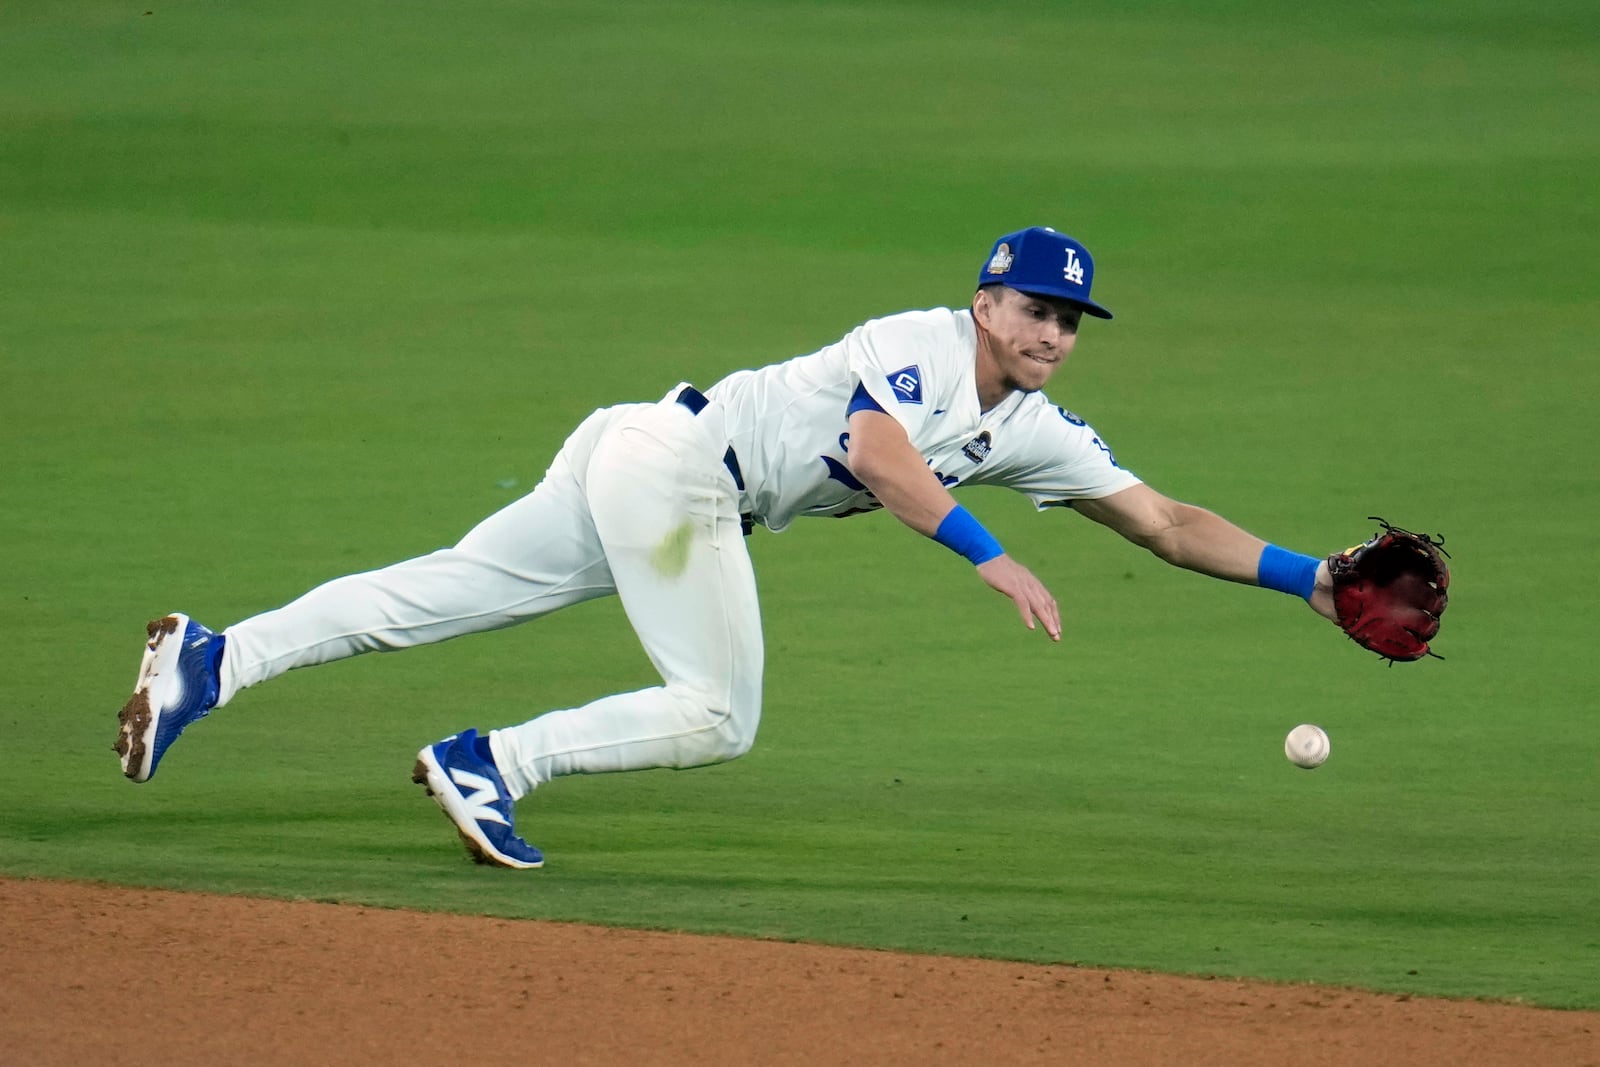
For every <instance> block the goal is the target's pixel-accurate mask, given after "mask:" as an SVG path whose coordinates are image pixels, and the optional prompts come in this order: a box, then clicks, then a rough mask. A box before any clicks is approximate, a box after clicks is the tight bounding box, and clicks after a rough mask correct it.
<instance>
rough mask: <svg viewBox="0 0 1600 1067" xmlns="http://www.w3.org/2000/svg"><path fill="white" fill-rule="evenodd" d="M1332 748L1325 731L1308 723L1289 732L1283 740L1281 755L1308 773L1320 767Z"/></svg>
mask: <svg viewBox="0 0 1600 1067" xmlns="http://www.w3.org/2000/svg"><path fill="white" fill-rule="evenodd" d="M1332 748H1333V743H1332V742H1331V741H1329V740H1328V734H1327V731H1325V730H1323V728H1322V727H1320V726H1313V725H1312V724H1311V723H1309V722H1303V723H1301V724H1300V725H1299V726H1296V727H1295V728H1294V729H1293V730H1290V731H1289V736H1288V737H1286V738H1284V740H1283V754H1284V755H1285V756H1288V757H1289V762H1290V763H1292V764H1294V765H1295V766H1296V767H1303V768H1305V769H1306V770H1308V771H1309V770H1313V769H1314V768H1317V767H1320V766H1322V763H1323V761H1324V760H1326V759H1327V758H1328V753H1329V751H1331V750H1332Z"/></svg>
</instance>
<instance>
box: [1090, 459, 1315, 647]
mask: <svg viewBox="0 0 1600 1067" xmlns="http://www.w3.org/2000/svg"><path fill="white" fill-rule="evenodd" d="M1072 506H1073V510H1075V511H1077V512H1080V513H1081V514H1083V515H1084V516H1086V517H1088V518H1090V519H1093V520H1094V521H1095V522H1098V523H1100V524H1101V525H1103V526H1109V527H1110V528H1111V529H1113V530H1115V531H1117V533H1119V534H1121V535H1122V536H1123V537H1126V538H1127V539H1128V540H1129V541H1132V542H1133V543H1134V544H1136V545H1139V546H1141V547H1143V548H1147V549H1149V550H1150V551H1151V552H1153V553H1154V554H1155V555H1156V556H1158V557H1160V558H1161V559H1163V560H1165V561H1166V562H1168V563H1170V564H1172V565H1173V566H1175V567H1183V568H1185V569H1187V570H1191V571H1198V572H1199V573H1201V574H1209V575H1211V576H1212V577H1214V578H1224V579H1227V580H1228V581H1230V582H1241V583H1243V584H1245V585H1257V584H1259V581H1258V576H1259V573H1260V566H1261V553H1262V550H1263V549H1265V548H1266V547H1267V542H1265V541H1263V540H1262V539H1261V538H1259V537H1256V536H1255V535H1254V534H1250V533H1246V532H1245V531H1244V530H1241V529H1240V528H1239V527H1237V526H1235V525H1234V524H1233V523H1231V522H1229V521H1228V520H1227V519H1224V518H1223V517H1222V516H1220V515H1218V514H1216V513H1215V512H1211V511H1207V510H1206V509H1205V508H1201V507H1196V506H1194V505H1193V504H1185V503H1182V502H1181V501H1177V500H1173V499H1172V498H1171V497H1166V496H1162V495H1161V494H1160V493H1158V492H1156V491H1155V490H1154V489H1152V488H1150V487H1149V486H1148V485H1135V486H1131V487H1130V488H1127V489H1124V490H1122V491H1121V492H1120V493H1113V494H1112V495H1110V496H1108V497H1102V498H1101V499H1099V500H1077V501H1074V502H1073V505H1072ZM1307 603H1309V604H1310V605H1311V609H1312V610H1313V611H1315V612H1316V613H1317V614H1319V615H1321V616H1323V617H1324V618H1327V619H1330V620H1336V618H1337V617H1336V614H1335V612H1334V608H1333V579H1332V578H1331V577H1330V576H1329V574H1328V565H1327V563H1326V562H1324V563H1321V564H1318V566H1317V572H1316V584H1315V587H1314V589H1313V591H1312V594H1311V597H1310V599H1309V600H1308V601H1307Z"/></svg>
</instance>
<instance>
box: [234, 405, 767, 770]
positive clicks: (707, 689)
mask: <svg viewBox="0 0 1600 1067" xmlns="http://www.w3.org/2000/svg"><path fill="white" fill-rule="evenodd" d="M681 388H682V387H681V386H680V387H679V389H681ZM679 389H674V390H673V391H672V392H671V393H669V394H668V395H667V397H666V398H665V399H663V400H662V401H660V402H659V403H656V404H625V405H621V406H618V407H613V408H606V409H603V410H601V411H597V412H595V413H594V414H593V415H591V416H589V418H587V419H586V420H584V422H583V423H582V425H580V426H579V427H578V429H577V430H576V431H574V432H573V434H572V436H571V437H569V438H568V439H567V442H566V444H565V445H563V446H562V448H561V451H560V452H559V453H558V454H557V456H556V458H555V461H554V462H553V463H552V464H551V466H550V469H549V470H548V471H547V472H546V474H545V477H544V480H543V481H541V482H540V483H539V485H538V486H537V487H535V488H534V490H533V491H532V492H531V493H529V494H528V495H527V496H525V497H523V498H522V499H520V500H518V501H516V502H515V503H513V504H511V505H509V506H507V507H506V508H504V509H502V510H501V511H499V512H497V513H495V514H494V515H491V516H490V517H489V518H487V519H485V520H484V521H483V522H482V523H480V524H479V525H478V526H477V527H476V528H474V529H473V530H472V531H471V532H470V533H468V534H467V535H466V537H464V538H462V540H461V542H460V544H458V545H456V546H455V547H454V548H447V549H441V550H440V551H438V552H434V553H432V554H430V555H426V556H421V557H419V558H417V559H413V560H408V561H406V562H404V563H397V564H395V565H394V566H391V567H385V568H383V569H381V570H376V571H369V572H367V573H364V574H352V575H348V576H346V577H343V578H338V579H335V580H334V581H331V582H328V583H327V584H325V585H322V586H319V587H318V588H316V589H313V590H312V591H311V592H309V593H307V594H306V595H304V596H302V597H301V598H299V599H298V600H296V601H294V602H293V603H290V604H288V605H286V606H285V607H282V608H279V609H277V610H275V611H269V612H266V613H265V614H262V615H257V616H255V617H254V618H250V619H246V620H245V621H244V622H241V623H238V624H237V625H235V626H231V627H229V628H228V629H227V630H226V631H225V633H226V635H227V639H228V640H227V644H226V646H225V654H224V659H223V665H222V700H221V701H220V703H226V702H227V701H228V700H230V699H231V698H232V697H233V695H234V694H235V693H237V692H238V691H239V690H240V689H243V688H245V687H247V686H251V685H256V684H257V683H259V682H263V681H266V680H267V679H268V678H273V677H276V676H277V675H279V674H282V673H283V672H284V671H288V670H292V669H294V668H296V667H307V666H311V665H313V664H318V663H328V662H331V661H333V660H338V659H343V658H345V657H347V656H354V655H357V654H359V653H362V652H372V651H392V650H395V649H401V648H410V647H412V646H414V645H423V644H430V643H432V642H435V641H443V640H445V639H447V638H451V637H459V636H461V635H462V634H470V633H477V632H479V631H484V630H493V629H498V628H501V627H505V626H511V625H514V624H516V623H519V622H525V621H527V620H528V619H532V618H536V617H538V616H540V615H545V614H547V613H549V612H552V611H555V610H557V609H558V608H563V607H566V606H568V605H570V604H576V603H580V602H582V601H585V600H592V599H594V598H596V597H601V596H606V595H608V594H610V593H616V594H617V595H618V596H620V597H621V598H622V605H623V608H624V609H625V610H626V612H627V615H628V621H629V622H630V623H632V625H633V628H634V631H635V632H636V633H637V634H638V636H639V641H640V642H641V643H642V644H643V645H644V649H645V652H646V653H648V655H649V657H650V660H651V662H652V663H653V664H655V667H656V670H657V671H659V672H660V674H661V678H662V682H663V683H664V684H662V685H660V686H656V687H654V688H651V689H642V690H639V691H638V692H634V693H619V694H616V695H613V696H607V697H602V698H601V699H599V700H596V701H594V702H593V703H590V704H585V705H584V706H583V707H579V708H569V709H565V710H561V711H552V712H548V713H547V714H544V715H541V716H539V717H537V718H534V719H531V720H530V721H528V722H525V723H523V724H522V725H521V726H514V727H509V728H506V729H501V730H494V731H492V732H491V733H490V735H489V738H490V744H491V745H492V746H493V750H494V755H495V762H496V764H498V766H499V768H500V771H501V774H502V775H503V776H504V777H505V780H506V786H507V788H508V789H510V790H511V792H512V795H513V796H514V797H517V798H520V797H522V796H524V795H525V794H526V793H528V792H529V791H531V790H532V789H534V788H535V787H537V786H538V785H540V784H541V783H543V782H547V781H549V780H550V779H551V778H555V777H557V776H559V775H564V774H594V773H600V772H604V771H629V770H640V769H644V768H649V767H694V766H700V765H703V764H708V763H717V762H721V761H723V760H729V759H733V758H734V757H736V756H739V755H742V754H743V753H744V752H746V751H748V750H749V748H750V745H751V743H752V741H754V739H755V733H756V726H757V724H758V722H759V720H760V717H761V671H762V637H761V615H760V608H759V606H758V604H757V600H756V585H755V573H754V571H753V569H752V568H751V564H750V556H749V553H748V552H747V551H746V550H745V544H744V537H743V534H742V531H741V529H740V519H739V497H738V490H737V487H736V486H735V484H734V480H733V476H732V474H731V473H730V472H729V470H728V468H727V467H726V466H725V465H724V464H723V453H724V452H725V450H726V449H727V441H728V438H727V434H726V430H725V428H724V426H725V424H724V419H723V411H722V408H721V407H720V406H719V405H717V404H715V403H713V404H710V405H709V406H707V407H706V408H705V409H704V410H702V411H701V412H700V413H699V414H694V413H692V412H691V411H690V410H689V409H688V408H687V407H684V406H683V405H682V404H679V403H676V402H675V400H674V398H675V397H676V396H677V394H678V392H679Z"/></svg>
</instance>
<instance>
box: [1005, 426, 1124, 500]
mask: <svg viewBox="0 0 1600 1067" xmlns="http://www.w3.org/2000/svg"><path fill="white" fill-rule="evenodd" d="M1032 421H1033V423H1034V425H1033V426H1032V432H1031V434H1029V435H1028V437H1027V438H1026V443H1025V445H1024V446H1023V447H1022V448H1021V449H1019V450H1018V452H1017V453H1015V454H1013V455H1012V456H1009V457H1008V459H1007V462H1006V463H1005V465H1004V467H1002V468H1001V469H999V470H996V471H994V472H992V474H993V477H992V480H993V481H995V482H998V483H1000V484H1002V485H1005V486H1007V487H1008V488H1011V489H1015V490H1016V491H1017V492H1019V493H1022V494H1024V495H1026V496H1027V497H1028V499H1030V500H1032V501H1033V506H1034V507H1036V508H1038V509H1039V510H1040V511H1043V510H1044V509H1045V508H1049V507H1071V506H1072V502H1073V501H1074V500H1098V499H1100V498H1101V497H1107V496H1110V495H1111V494H1113V493H1119V492H1121V491H1122V490H1124V489H1127V488H1128V487H1130V486H1134V485H1138V484H1140V479H1139V477H1138V476H1137V475H1136V474H1134V473H1133V472H1132V471H1128V470H1124V469H1123V468H1122V466H1121V464H1119V463H1118V462H1117V457H1116V456H1115V455H1114V454H1113V453H1112V451H1111V448H1110V447H1109V446H1108V445H1107V444H1106V443H1105V442H1104V441H1103V440H1101V438H1100V435H1099V434H1097V433H1095V431H1094V427H1092V426H1090V425H1089V424H1088V423H1087V422H1085V421H1084V420H1083V419H1080V418H1079V417H1078V416H1076V415H1074V414H1073V413H1072V412H1070V411H1068V410H1067V409H1065V408H1059V407H1055V406H1054V405H1050V404H1042V405H1040V408H1039V412H1038V414H1036V415H1035V416H1034V418H1033V420H1032Z"/></svg>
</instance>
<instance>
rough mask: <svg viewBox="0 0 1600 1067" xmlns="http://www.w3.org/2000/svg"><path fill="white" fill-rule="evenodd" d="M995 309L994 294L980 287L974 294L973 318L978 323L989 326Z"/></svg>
mask: <svg viewBox="0 0 1600 1067" xmlns="http://www.w3.org/2000/svg"><path fill="white" fill-rule="evenodd" d="M993 311H994V296H993V295H992V294H991V293H990V292H989V290H988V289H979V290H978V291H977V292H975V293H973V294H972V318H973V321H974V322H976V323H978V325H980V326H983V327H984V328H986V329H987V328H988V326H989V315H990V313H991V312H993Z"/></svg>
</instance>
